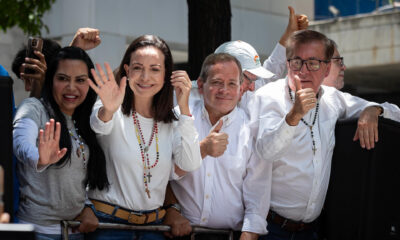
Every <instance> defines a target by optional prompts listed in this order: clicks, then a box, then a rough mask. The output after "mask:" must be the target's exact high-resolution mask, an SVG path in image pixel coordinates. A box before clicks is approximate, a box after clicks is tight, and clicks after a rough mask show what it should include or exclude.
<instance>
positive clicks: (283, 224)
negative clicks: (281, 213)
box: [281, 218, 288, 229]
mask: <svg viewBox="0 0 400 240" xmlns="http://www.w3.org/2000/svg"><path fill="white" fill-rule="evenodd" d="M287 222H288V220H287V218H285V220H283V223H282V225H281V228H282V229H285V226H286V224H287Z"/></svg>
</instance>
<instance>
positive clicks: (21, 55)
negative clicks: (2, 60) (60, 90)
mask: <svg viewBox="0 0 400 240" xmlns="http://www.w3.org/2000/svg"><path fill="white" fill-rule="evenodd" d="M26 49H27V46H23V47H22V48H21V49H20V50H19V51H18V52H17V54H16V55H15V58H14V60H13V62H12V71H13V72H14V73H15V75H16V76H17V77H18V78H21V76H20V68H21V65H22V64H23V63H25V58H26ZM60 49H61V46H60V44H58V43H57V42H56V41H54V40H51V39H48V38H43V48H42V53H43V55H44V59H45V60H46V64H47V66H48V65H49V63H50V62H51V59H52V58H53V57H54V56H55V55H56V53H57V52H58V51H59V50H60Z"/></svg>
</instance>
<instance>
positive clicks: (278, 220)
mask: <svg viewBox="0 0 400 240" xmlns="http://www.w3.org/2000/svg"><path fill="white" fill-rule="evenodd" d="M267 221H268V222H273V223H275V224H277V225H279V226H280V227H281V228H282V229H284V230H286V231H289V232H300V231H303V230H309V229H313V228H314V222H311V223H305V222H297V221H293V220H290V219H287V218H284V217H282V216H281V215H279V214H277V213H276V212H274V211H271V210H270V211H269V212H268V216H267Z"/></svg>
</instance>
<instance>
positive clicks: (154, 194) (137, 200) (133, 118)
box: [88, 35, 201, 239]
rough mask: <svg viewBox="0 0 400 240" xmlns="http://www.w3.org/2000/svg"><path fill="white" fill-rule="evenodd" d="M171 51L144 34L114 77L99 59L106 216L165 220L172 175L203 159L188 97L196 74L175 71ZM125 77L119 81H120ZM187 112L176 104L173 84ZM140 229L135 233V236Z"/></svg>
mask: <svg viewBox="0 0 400 240" xmlns="http://www.w3.org/2000/svg"><path fill="white" fill-rule="evenodd" d="M172 64H173V63H172V56H171V52H170V50H169V47H168V45H167V44H166V43H165V42H164V40H162V39H161V38H159V37H157V36H153V35H144V36H141V37H139V38H137V39H135V40H134V41H133V42H132V43H131V44H130V46H129V47H128V49H127V50H126V52H125V55H124V57H123V59H122V62H121V64H120V67H119V71H118V74H117V81H115V79H114V76H113V73H112V70H111V68H110V66H109V65H108V64H105V67H106V72H104V71H103V69H102V68H101V66H100V65H96V67H97V69H98V72H99V75H97V73H96V72H95V71H94V70H93V71H92V74H93V76H94V79H95V81H96V84H97V85H95V84H94V83H92V82H90V81H89V84H90V86H91V87H92V88H93V89H94V90H95V91H96V93H97V94H98V95H99V97H100V100H99V101H98V102H97V103H96V104H95V107H94V110H93V112H92V116H91V127H92V128H93V130H94V131H95V132H96V133H97V137H98V140H99V143H100V145H101V146H102V148H103V150H104V153H105V155H106V162H107V175H108V178H109V179H110V189H109V190H108V191H107V190H91V191H89V193H88V195H89V198H90V199H91V201H92V203H93V206H94V211H95V213H96V216H97V217H98V218H99V220H100V222H112V223H127V224H129V223H130V224H139V225H142V224H160V223H161V222H162V219H163V217H164V215H165V210H164V209H161V208H160V207H161V206H162V205H163V202H164V197H165V190H166V186H167V183H168V180H169V178H170V176H172V177H178V176H179V175H182V174H184V172H186V171H193V170H195V169H197V168H198V167H200V164H201V155H200V147H199V141H198V134H197V132H196V129H195V127H194V122H193V118H192V117H191V114H190V110H189V106H188V98H189V93H190V88H191V82H190V79H189V77H188V75H187V74H186V72H184V71H174V72H172ZM117 82H118V83H117ZM174 89H175V93H176V96H177V102H178V105H179V111H180V115H179V116H178V114H177V113H176V112H175V111H174V109H173V91H174ZM90 235H91V238H93V239H109V238H111V237H112V239H163V235H162V234H160V233H152V232H129V231H120V230H118V231H116V230H105V229H97V230H96V232H94V233H91V234H90ZM135 237H136V238H135Z"/></svg>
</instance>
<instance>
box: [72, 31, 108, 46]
mask: <svg viewBox="0 0 400 240" xmlns="http://www.w3.org/2000/svg"><path fill="white" fill-rule="evenodd" d="M100 43H101V38H100V31H99V29H95V28H79V29H78V31H76V33H75V36H74V38H73V39H72V41H71V43H70V44H69V45H70V46H74V47H79V48H82V49H83V50H85V51H87V50H90V49H93V48H95V47H97V46H98V45H99V44H100Z"/></svg>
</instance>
